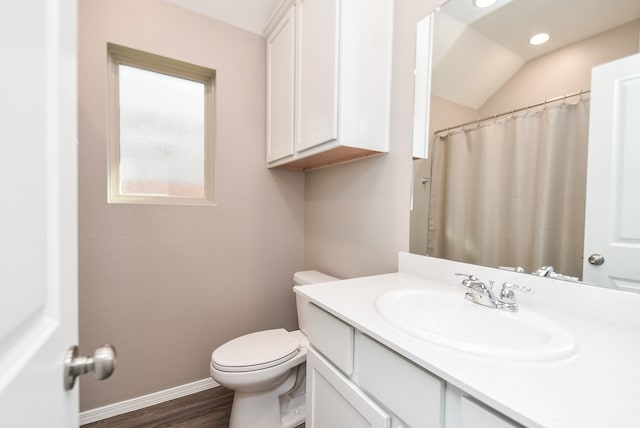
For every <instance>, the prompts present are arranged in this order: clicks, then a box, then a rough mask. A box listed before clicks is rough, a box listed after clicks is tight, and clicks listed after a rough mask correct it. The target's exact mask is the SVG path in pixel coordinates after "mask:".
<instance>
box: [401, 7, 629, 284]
mask: <svg viewBox="0 0 640 428" xmlns="http://www.w3.org/2000/svg"><path fill="white" fill-rule="evenodd" d="M639 18H640V2H638V1H637V0H615V1H611V2H605V1H603V0H586V1H585V0H563V1H558V0H536V1H531V0H511V1H509V0H498V1H496V2H495V3H494V4H493V5H491V6H490V7H486V8H479V7H476V6H474V5H473V2H472V1H471V0H450V1H449V2H447V3H446V4H445V5H444V6H443V7H442V8H441V10H440V11H438V12H435V14H434V16H433V21H432V23H433V24H432V25H433V28H434V31H433V34H434V36H433V48H432V50H431V52H432V58H431V65H432V70H431V97H430V114H429V135H430V136H431V138H430V143H429V158H428V159H416V160H414V192H413V201H412V212H411V251H412V252H414V253H418V254H428V255H431V256H435V257H440V258H447V259H452V260H456V261H463V262H468V263H474V264H480V265H486V266H492V267H500V266H503V267H510V268H517V267H520V268H522V269H524V271H526V272H536V273H538V274H541V275H543V274H546V275H551V274H553V273H556V274H561V275H564V276H565V277H567V278H576V279H581V278H582V264H583V240H584V233H585V232H584V216H585V189H586V165H587V162H586V159H587V149H588V144H587V143H588V129H589V98H590V96H589V89H590V81H591V69H592V68H593V67H594V66H596V65H599V64H604V63H608V62H611V61H613V60H615V59H618V58H622V57H626V56H629V55H632V54H634V53H637V52H638V51H639V50H640V47H639V40H640V36H639V35H640V19H639ZM540 33H546V34H548V36H549V37H548V40H547V41H546V43H542V44H535V45H534V44H531V43H530V39H531V38H532V36H534V35H537V34H540ZM429 52H430V51H429V50H425V51H424V54H425V55H428V54H429ZM550 267H553V271H552V270H551V269H550Z"/></svg>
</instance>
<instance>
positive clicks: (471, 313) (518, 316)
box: [376, 289, 577, 361]
mask: <svg viewBox="0 0 640 428" xmlns="http://www.w3.org/2000/svg"><path fill="white" fill-rule="evenodd" d="M376 310H377V312H378V313H379V314H380V315H381V316H382V317H383V318H384V319H385V320H386V321H388V322H389V323H390V324H392V325H393V326H394V327H396V328H399V329H400V330H403V331H405V332H406V333H409V334H411V335H412V336H415V337H417V338H420V339H423V340H426V341H429V342H432V343H435V344H438V345H442V346H446V347H448V348H452V349H457V350H459V351H464V352H470V353H473V354H477V355H484V356H488V357H493V358H499V359H506V360H513V361H556V360H561V359H564V358H567V357H570V356H571V355H573V354H575V353H576V351H577V347H576V343H575V340H574V338H573V337H572V336H571V334H570V333H569V332H568V331H567V330H566V329H564V328H563V327H562V326H561V325H559V324H558V323H556V322H554V321H552V320H550V319H548V318H545V317H544V316H541V315H538V314H536V313H534V312H530V311H527V310H524V309H520V311H519V312H515V313H510V312H506V311H502V310H498V309H493V308H488V307H486V306H481V305H478V304H475V303H473V302H470V301H468V300H466V299H465V298H464V292H463V291H461V292H460V293H453V292H444V291H430V290H421V289H402V290H396V291H391V292H388V293H385V294H382V295H381V296H380V297H378V299H377V300H376Z"/></svg>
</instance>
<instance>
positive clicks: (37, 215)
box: [0, 0, 78, 427]
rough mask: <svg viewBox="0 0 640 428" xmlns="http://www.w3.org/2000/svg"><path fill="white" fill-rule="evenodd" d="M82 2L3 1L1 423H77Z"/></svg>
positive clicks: (0, 27)
mask: <svg viewBox="0 0 640 428" xmlns="http://www.w3.org/2000/svg"><path fill="white" fill-rule="evenodd" d="M76 12H77V5H76V0H33V1H2V2H0V48H1V49H0V51H1V52H2V56H3V61H2V67H0V94H2V96H1V97H0V133H1V134H0V135H2V142H1V143H0V159H1V161H2V167H1V168H0V194H1V195H2V198H3V204H2V210H1V211H0V216H1V221H0V228H1V235H0V236H2V239H0V256H1V259H0V260H1V262H0V266H1V268H0V269H1V270H0V281H1V282H0V426H5V427H72V426H77V425H78V389H77V388H75V389H74V390H71V391H65V389H64V387H63V362H64V358H65V354H66V351H67V348H68V347H69V346H70V345H73V344H75V343H77V339H78V334H77V311H78V307H77V270H78V269H77V217H76V215H77V214H76V201H77V190H76V185H77V178H76V150H77V141H76V128H77V127H76V120H77V119H76V117H77V112H76V104H77V101H76V98H77V97H76V27H77V18H76Z"/></svg>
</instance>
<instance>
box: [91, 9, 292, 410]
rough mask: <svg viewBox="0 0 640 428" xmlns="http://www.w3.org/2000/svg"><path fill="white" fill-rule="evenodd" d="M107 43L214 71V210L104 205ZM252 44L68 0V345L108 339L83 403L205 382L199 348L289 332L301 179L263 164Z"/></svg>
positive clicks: (258, 70)
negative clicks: (73, 258) (74, 143)
mask: <svg viewBox="0 0 640 428" xmlns="http://www.w3.org/2000/svg"><path fill="white" fill-rule="evenodd" d="M107 42H113V43H117V44H121V45H124V46H129V47H132V48H135V49H141V50H144V51H148V52H152V53H155V54H159V55H164V56H168V57H171V58H175V59H179V60H183V61H188V62H191V63H195V64H199V65H202V66H205V67H210V68H214V69H216V70H217V100H216V104H217V113H216V122H217V129H216V164H215V166H216V174H215V175H216V193H217V197H216V200H217V206H214V207H193V206H161V205H109V204H107V157H106V156H107V122H106V119H107V100H106V93H107V92H106V82H107V74H106V71H107V63H106V58H107V57H106V46H107ZM264 140H265V43H264V38H262V37H260V36H258V35H255V34H252V33H249V32H246V31H243V30H240V29H238V28H236V27H233V26H230V25H226V24H223V23H220V22H218V21H214V20H212V19H208V18H205V17H202V16H200V15H196V14H194V13H191V12H187V11H185V10H183V9H180V8H177V7H175V6H172V5H170V4H167V3H164V2H160V1H157V0H136V1H129V0H81V1H80V27H79V142H80V153H79V236H80V238H79V239H80V242H79V246H80V260H79V262H80V279H79V281H80V284H79V294H80V302H79V303H80V346H81V350H82V351H83V352H84V353H91V352H93V349H95V348H96V347H97V346H99V345H100V344H101V343H104V342H110V343H113V344H115V345H116V347H117V350H118V352H119V355H118V369H117V370H116V372H115V373H114V375H113V377H112V378H111V379H108V380H106V381H103V382H96V381H95V380H93V379H91V378H90V377H89V376H85V379H82V382H81V394H80V395H81V409H82V410H87V409H92V408H95V407H99V406H103V405H106V404H110V403H114V402H118V401H122V400H125V399H129V398H132V397H137V396H140V395H144V394H148V393H151V392H155V391H159V390H162V389H166V388H169V387H173V386H177V385H182V384H185V383H188V382H191V381H195V380H200V379H204V378H206V377H208V376H209V371H208V365H209V358H210V353H211V351H212V350H213V349H214V348H215V347H216V346H218V345H220V344H222V343H223V342H225V341H227V340H229V339H231V338H232V337H235V336H238V335H241V334H244V333H247V332H250V331H255V330H259V329H265V328H276V327H285V328H287V329H295V328H296V327H297V322H296V317H295V303H294V295H293V293H292V291H291V285H292V273H293V272H294V271H296V270H300V269H302V268H304V260H303V251H304V247H303V242H304V235H303V234H304V225H303V221H304V193H303V192H304V174H302V173H296V172H285V171H270V170H267V169H266V168H265V166H264V165H265V164H264Z"/></svg>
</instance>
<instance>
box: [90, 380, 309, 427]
mask: <svg viewBox="0 0 640 428" xmlns="http://www.w3.org/2000/svg"><path fill="white" fill-rule="evenodd" d="M232 403H233V391H230V390H228V389H226V388H223V387H221V386H220V387H217V388H212V389H207V390H206V391H202V392H198V393H196V394H192V395H188V396H186V397H182V398H177V399H175V400H171V401H167V402H165V403H160V404H157V405H155V406H151V407H147V408H144V409H140V410H136V411H134V412H130V413H125V414H124V415H119V416H114V417H112V418H109V419H104V420H101V421H98V422H94V423H91V424H86V425H82V427H83V428H106V427H109V428H156V427H157V428H159V427H163V428H164V427H171V428H205V427H206V428H228V427H229V415H230V414H231V404H232ZM247 428H252V427H247ZM296 428H304V424H302V425H300V426H298V427H296Z"/></svg>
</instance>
